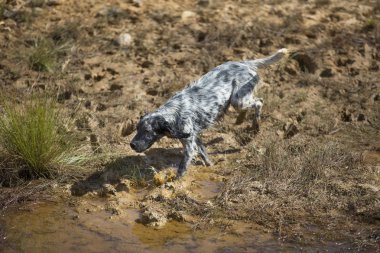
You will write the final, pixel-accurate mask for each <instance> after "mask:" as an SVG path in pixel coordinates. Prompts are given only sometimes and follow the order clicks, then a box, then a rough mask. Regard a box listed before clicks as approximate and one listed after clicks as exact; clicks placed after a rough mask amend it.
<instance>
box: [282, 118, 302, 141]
mask: <svg viewBox="0 0 380 253" xmlns="http://www.w3.org/2000/svg"><path fill="white" fill-rule="evenodd" d="M298 132H299V130H298V128H297V126H296V125H294V124H293V123H289V122H288V123H286V124H285V125H284V137H285V138H286V139H289V138H291V137H293V136H294V135H296V134H297V133H298Z"/></svg>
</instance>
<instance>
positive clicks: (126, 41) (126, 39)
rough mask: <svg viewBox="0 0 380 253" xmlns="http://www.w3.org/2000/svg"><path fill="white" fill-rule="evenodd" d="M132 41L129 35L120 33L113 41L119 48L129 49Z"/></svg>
mask: <svg viewBox="0 0 380 253" xmlns="http://www.w3.org/2000/svg"><path fill="white" fill-rule="evenodd" d="M132 41H133V40H132V36H131V35H130V34H129V33H122V34H120V35H119V37H117V38H116V40H115V42H116V44H117V45H118V46H120V47H129V46H130V45H131V44H132Z"/></svg>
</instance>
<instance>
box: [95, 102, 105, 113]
mask: <svg viewBox="0 0 380 253" xmlns="http://www.w3.org/2000/svg"><path fill="white" fill-rule="evenodd" d="M106 109H107V106H106V105H105V104H103V103H99V104H98V105H97V106H96V110H97V111H99V112H102V111H105V110H106Z"/></svg>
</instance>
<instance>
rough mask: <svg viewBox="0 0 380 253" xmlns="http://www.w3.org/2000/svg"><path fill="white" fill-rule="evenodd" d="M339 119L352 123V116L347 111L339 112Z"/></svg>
mask: <svg viewBox="0 0 380 253" xmlns="http://www.w3.org/2000/svg"><path fill="white" fill-rule="evenodd" d="M341 119H342V121H344V122H352V119H353V115H352V113H351V112H349V111H348V110H344V111H342V112H341Z"/></svg>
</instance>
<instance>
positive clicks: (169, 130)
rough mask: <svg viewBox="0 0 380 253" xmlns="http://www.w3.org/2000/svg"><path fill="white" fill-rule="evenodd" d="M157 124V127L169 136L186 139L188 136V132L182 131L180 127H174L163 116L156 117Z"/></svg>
mask: <svg viewBox="0 0 380 253" xmlns="http://www.w3.org/2000/svg"><path fill="white" fill-rule="evenodd" d="M157 124H158V129H159V131H160V132H161V133H163V134H165V133H166V134H169V136H170V137H172V138H177V139H186V138H189V137H190V134H189V133H184V132H183V131H182V130H181V129H178V128H176V127H174V126H173V125H172V124H170V123H169V122H167V121H166V120H165V119H164V117H158V118H157Z"/></svg>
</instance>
